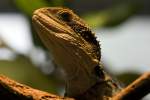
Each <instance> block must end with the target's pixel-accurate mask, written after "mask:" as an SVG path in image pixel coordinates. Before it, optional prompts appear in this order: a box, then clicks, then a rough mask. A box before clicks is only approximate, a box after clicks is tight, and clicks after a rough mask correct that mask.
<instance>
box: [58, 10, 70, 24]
mask: <svg viewBox="0 0 150 100" xmlns="http://www.w3.org/2000/svg"><path fill="white" fill-rule="evenodd" d="M59 16H60V18H61V19H62V20H63V21H66V22H70V21H71V14H70V13H68V12H62V13H60V14H59Z"/></svg>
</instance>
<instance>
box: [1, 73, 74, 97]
mask: <svg viewBox="0 0 150 100" xmlns="http://www.w3.org/2000/svg"><path fill="white" fill-rule="evenodd" d="M2 98H3V100H74V99H72V98H67V97H61V96H57V95H54V94H50V93H47V92H43V91H40V90H37V89H33V88H31V87H29V86H26V85H23V84H20V83H18V82H16V81H14V80H11V79H9V78H7V77H5V76H3V75H1V76H0V99H2Z"/></svg>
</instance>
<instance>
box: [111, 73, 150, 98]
mask: <svg viewBox="0 0 150 100" xmlns="http://www.w3.org/2000/svg"><path fill="white" fill-rule="evenodd" d="M148 93H150V72H147V73H144V74H143V75H142V76H141V77H139V78H138V79H137V80H135V81H134V82H133V83H131V84H130V85H129V86H127V87H126V88H124V89H123V90H122V91H120V92H119V93H117V94H116V95H114V97H113V98H112V100H140V99H141V98H143V97H144V96H145V95H147V94H148Z"/></svg>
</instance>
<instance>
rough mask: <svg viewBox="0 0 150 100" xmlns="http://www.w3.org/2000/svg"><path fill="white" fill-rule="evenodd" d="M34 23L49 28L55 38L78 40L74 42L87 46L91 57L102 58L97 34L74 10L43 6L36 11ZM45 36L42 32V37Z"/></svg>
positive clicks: (86, 48)
mask: <svg viewBox="0 0 150 100" xmlns="http://www.w3.org/2000/svg"><path fill="white" fill-rule="evenodd" d="M33 23H36V26H42V27H45V28H43V29H47V31H49V34H51V35H52V36H53V37H54V38H59V39H60V38H61V39H64V40H67V39H70V40H69V41H70V43H71V42H76V43H74V44H76V45H77V44H78V45H80V46H81V47H83V48H84V47H85V48H84V50H86V52H87V53H88V54H90V56H91V57H93V58H94V59H97V60H100V57H101V54H100V46H99V42H98V41H97V40H96V37H95V34H94V33H92V31H91V30H90V28H89V26H88V25H87V24H86V23H85V22H84V21H83V20H82V19H81V18H79V17H78V16H77V15H76V14H75V13H74V12H73V11H72V10H70V9H68V8H62V7H47V8H41V9H38V10H36V11H35V12H34V15H33ZM41 34H42V33H40V35H41ZM43 36H44V35H43V34H42V36H40V37H43ZM52 36H51V37H52ZM73 40H76V41H73ZM87 44H88V45H87ZM86 46H88V47H86Z"/></svg>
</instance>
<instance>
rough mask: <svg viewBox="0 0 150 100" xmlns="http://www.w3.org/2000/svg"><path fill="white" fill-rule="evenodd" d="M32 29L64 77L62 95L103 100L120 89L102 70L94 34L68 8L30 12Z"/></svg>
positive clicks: (42, 9)
mask: <svg viewBox="0 0 150 100" xmlns="http://www.w3.org/2000/svg"><path fill="white" fill-rule="evenodd" d="M32 22H33V26H34V28H35V30H36V32H37V33H38V35H39V37H40V38H41V41H42V42H43V43H44V45H45V46H46V47H47V49H48V50H49V52H50V53H51V54H52V55H53V58H54V62H55V63H56V64H57V65H58V66H60V67H61V68H62V69H63V70H64V72H65V74H66V89H65V92H66V93H65V96H68V97H73V98H76V99H79V100H105V99H108V98H111V96H112V95H114V93H116V92H117V91H119V90H120V88H119V86H118V84H116V83H115V82H114V81H113V79H112V78H111V77H110V76H109V75H108V74H107V73H106V72H105V71H104V68H103V66H102V64H101V51H100V49H101V48H100V44H99V41H97V39H96V36H95V33H93V32H92V31H91V29H90V27H89V26H88V25H87V24H86V23H85V21H84V20H82V19H81V18H80V17H79V16H78V15H76V14H75V13H74V12H73V11H72V10H71V9H69V8H65V7H44V8H40V9H37V10H35V11H34V13H33V16H32Z"/></svg>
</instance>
